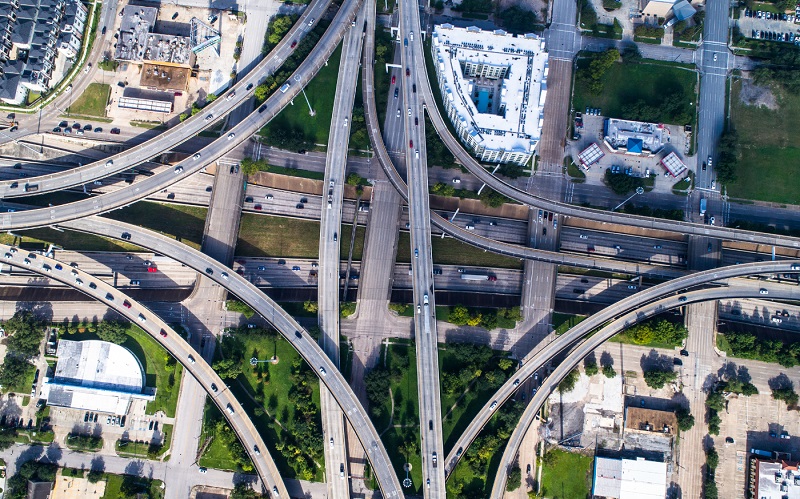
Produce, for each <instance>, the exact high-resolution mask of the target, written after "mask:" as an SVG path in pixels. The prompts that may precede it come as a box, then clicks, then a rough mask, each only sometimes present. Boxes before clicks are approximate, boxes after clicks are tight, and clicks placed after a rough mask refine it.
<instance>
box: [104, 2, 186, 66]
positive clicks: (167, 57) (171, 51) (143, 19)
mask: <svg viewBox="0 0 800 499" xmlns="http://www.w3.org/2000/svg"><path fill="white" fill-rule="evenodd" d="M157 16H158V9H157V8H155V7H143V6H140V5H128V7H126V8H125V9H124V10H123V17H122V22H121V23H120V28H119V39H118V40H117V48H116V49H115V51H114V58H115V59H119V60H123V61H155V62H165V63H172V64H177V65H182V66H183V65H190V64H191V60H190V59H191V56H192V51H191V46H190V41H189V38H188V37H185V36H176V35H162V34H158V33H153V27H154V26H155V22H156V17H157Z"/></svg>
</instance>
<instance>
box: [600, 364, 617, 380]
mask: <svg viewBox="0 0 800 499" xmlns="http://www.w3.org/2000/svg"><path fill="white" fill-rule="evenodd" d="M616 375H617V371H615V370H614V366H613V365H611V364H606V365H604V366H603V376H605V377H606V378H613V377H614V376H616Z"/></svg>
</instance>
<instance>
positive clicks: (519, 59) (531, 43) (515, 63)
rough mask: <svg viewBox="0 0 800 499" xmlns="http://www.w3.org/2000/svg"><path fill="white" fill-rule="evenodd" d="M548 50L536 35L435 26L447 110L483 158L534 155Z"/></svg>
mask: <svg viewBox="0 0 800 499" xmlns="http://www.w3.org/2000/svg"><path fill="white" fill-rule="evenodd" d="M544 49H545V42H544V39H542V38H540V37H539V36H537V35H534V34H526V35H524V36H514V35H511V34H509V33H506V32H505V31H502V30H496V31H482V30H480V29H479V28H476V27H470V28H459V27H455V26H453V25H451V24H440V25H436V26H435V27H434V29H433V37H432V43H431V51H432V55H433V61H434V66H435V67H436V77H437V80H438V83H439V90H440V91H441V93H442V101H443V102H444V107H445V109H444V111H445V113H446V114H447V116H448V118H450V121H451V122H452V123H453V126H454V127H455V129H456V132H457V134H458V136H459V138H460V139H461V141H462V142H464V143H465V144H466V145H467V146H468V147H469V148H470V149H472V151H473V153H474V154H475V156H477V157H478V158H479V159H480V160H481V161H485V162H489V163H515V164H518V165H525V164H526V163H528V162H529V161H530V159H531V156H533V153H534V151H535V150H536V146H537V145H538V143H539V140H540V138H541V133H542V124H543V119H544V101H545V98H546V96H547V72H548V65H547V53H546V52H545V51H544Z"/></svg>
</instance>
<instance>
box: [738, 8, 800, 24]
mask: <svg viewBox="0 0 800 499" xmlns="http://www.w3.org/2000/svg"><path fill="white" fill-rule="evenodd" d="M798 11H800V7H799V8H798V9H796V10H795V14H786V13H783V14H778V13H776V12H766V11H763V10H750V9H744V17H752V18H754V19H765V20H767V21H788V22H790V23H793V22H797V21H798Z"/></svg>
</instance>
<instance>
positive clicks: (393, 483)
mask: <svg viewBox="0 0 800 499" xmlns="http://www.w3.org/2000/svg"><path fill="white" fill-rule="evenodd" d="M60 226H61V227H63V228H65V229H72V230H77V231H80V232H87V233H91V234H95V235H98V236H104V237H109V238H113V239H118V240H119V239H121V235H122V234H123V233H127V234H130V238H129V239H127V238H126V240H127V241H128V242H129V243H131V244H136V245H138V246H141V247H143V248H147V249H149V250H151V251H154V252H156V253H159V254H162V255H165V256H168V257H170V258H172V259H174V260H177V261H179V262H181V263H183V264H185V265H187V266H189V267H191V268H193V269H195V270H196V271H198V272H203V273H205V275H207V276H208V277H209V278H211V279H213V280H214V281H216V282H217V284H219V285H221V286H223V287H224V288H226V289H227V290H228V291H229V292H230V293H232V294H234V295H236V296H237V297H238V298H239V300H241V301H242V302H244V303H246V304H247V305H248V306H250V308H252V309H253V310H255V311H256V312H258V313H259V314H260V315H261V316H262V317H263V318H264V319H265V320H267V321H268V322H270V323H271V324H272V325H273V326H274V327H275V329H277V330H278V331H279V332H280V333H281V334H283V336H284V337H285V338H286V340H287V341H288V342H289V343H291V344H292V345H293V346H294V347H295V349H297V351H298V352H299V353H300V355H302V356H303V358H304V359H305V361H306V362H308V364H309V365H310V366H311V368H312V369H314V371H315V372H317V373H318V375H319V377H320V379H321V380H322V381H323V382H324V383H325V385H326V387H327V388H328V390H329V391H330V392H331V393H332V394H333V396H334V397H335V398H336V402H337V403H338V404H339V407H341V408H342V410H343V411H344V413H345V417H347V419H348V420H349V421H350V424H351V425H352V427H353V429H354V430H355V432H356V435H358V438H359V440H361V444H362V445H363V446H364V449H366V451H367V456H368V458H369V460H370V462H371V464H372V470H373V472H374V476H375V478H376V479H377V481H378V484H379V485H380V487H381V492H382V493H383V496H384V497H386V498H398V497H403V492H402V489H401V487H400V482H399V481H398V478H397V475H396V474H395V472H394V469H393V467H392V463H391V460H390V459H389V455H388V453H387V452H386V449H385V448H384V446H383V444H382V443H381V440H380V435H379V434H378V432H377V430H376V429H375V426H374V425H373V424H372V421H371V420H370V419H369V416H368V415H367V412H366V410H365V409H364V408H363V407H362V405H361V403H360V402H359V400H358V398H357V397H356V395H355V393H353V390H352V389H351V388H350V385H349V384H348V383H347V381H346V380H345V379H344V377H343V376H342V375H341V373H340V372H339V369H338V366H337V365H336V364H334V363H333V362H332V361H331V360H330V359H329V358H328V356H327V355H326V354H325V352H324V351H323V350H322V349H321V348H320V347H319V345H318V344H317V343H316V342H315V341H314V339H313V338H312V337H311V336H310V335H309V334H308V332H306V331H305V329H303V327H302V326H300V324H298V323H297V321H296V320H295V319H294V318H293V317H292V316H291V315H290V314H288V313H287V312H286V311H285V310H283V309H282V308H281V307H279V306H278V305H277V304H276V303H275V302H274V301H273V300H272V299H271V298H269V297H268V296H266V295H265V294H264V293H262V292H261V291H260V290H259V289H258V288H256V287H255V286H254V285H253V284H251V283H250V282H248V281H247V280H245V278H244V277H241V276H239V275H238V274H236V273H235V272H233V271H231V270H230V269H229V268H228V267H225V266H224V265H221V264H220V263H219V262H217V261H216V260H214V259H212V258H210V257H208V256H207V255H204V254H203V253H200V252H199V251H197V250H195V249H193V248H190V247H188V246H186V245H185V244H182V243H180V242H178V241H175V240H174V239H170V238H169V237H167V236H163V235H161V234H157V233H154V232H152V231H149V230H147V229H143V228H141V227H137V226H135V225H131V224H126V223H122V222H116V221H113V220H106V219H103V218H98V217H87V218H83V219H80V220H73V221H70V222H66V223H63V224H61V225H60Z"/></svg>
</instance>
